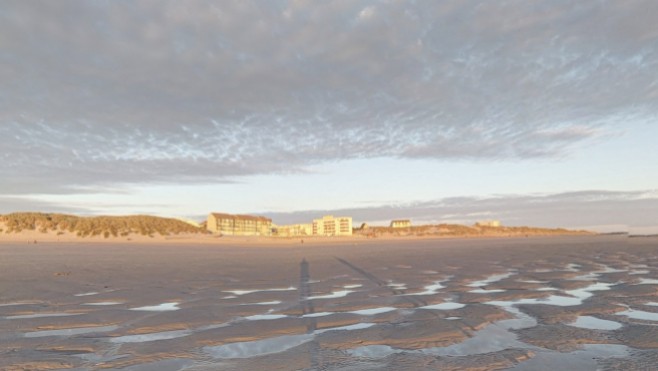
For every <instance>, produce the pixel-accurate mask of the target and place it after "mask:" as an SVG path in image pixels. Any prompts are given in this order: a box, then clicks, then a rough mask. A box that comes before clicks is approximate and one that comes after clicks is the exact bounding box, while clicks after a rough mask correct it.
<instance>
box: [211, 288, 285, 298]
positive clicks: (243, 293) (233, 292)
mask: <svg viewBox="0 0 658 371" xmlns="http://www.w3.org/2000/svg"><path fill="white" fill-rule="evenodd" d="M295 290H297V288H296V287H293V286H290V287H278V288H272V289H254V290H224V291H222V292H228V293H229V294H233V295H238V296H241V295H247V294H253V293H255V292H272V291H274V292H276V291H295Z"/></svg>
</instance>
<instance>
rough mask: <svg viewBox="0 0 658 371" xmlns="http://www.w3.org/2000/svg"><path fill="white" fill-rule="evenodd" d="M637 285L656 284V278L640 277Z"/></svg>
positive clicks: (657, 281) (657, 283)
mask: <svg viewBox="0 0 658 371" xmlns="http://www.w3.org/2000/svg"><path fill="white" fill-rule="evenodd" d="M638 285H658V280H657V279H655V278H640V283H638Z"/></svg>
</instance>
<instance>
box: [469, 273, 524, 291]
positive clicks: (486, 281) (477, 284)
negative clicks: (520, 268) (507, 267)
mask: <svg viewBox="0 0 658 371" xmlns="http://www.w3.org/2000/svg"><path fill="white" fill-rule="evenodd" d="M514 274H515V272H507V273H502V274H493V275H491V276H489V277H487V278H485V279H483V280H479V281H474V282H471V283H469V284H468V285H467V286H468V287H481V286H487V285H489V284H491V283H494V282H498V281H500V280H503V279H505V278H509V277H511V276H513V275H514Z"/></svg>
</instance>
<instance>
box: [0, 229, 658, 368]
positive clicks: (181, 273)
mask: <svg viewBox="0 0 658 371" xmlns="http://www.w3.org/2000/svg"><path fill="white" fill-rule="evenodd" d="M0 257H1V258H0V369H2V370H24V369H79V370H94V369H125V370H181V369H186V370H259V369H263V370H304V369H308V370H313V369H323V370H381V369H385V370H386V369H389V370H400V369H409V370H464V369H465V370H503V369H514V370H541V369H554V368H555V367H556V366H558V367H562V368H563V369H573V370H595V369H603V370H621V369H623V370H645V369H651V367H653V366H655V361H656V359H658V340H657V339H658V326H657V325H658V239H655V238H636V239H628V238H626V237H623V236H580V237H548V238H540V237H534V238H494V239H485V238H482V239H418V240H413V239H405V240H395V239H392V240H349V241H346V240H344V241H338V242H336V241H333V242H331V243H322V242H315V243H313V244H304V245H302V244H300V243H299V242H298V241H294V242H292V241H291V242H290V243H281V242H277V243H276V244H273V245H271V246H269V245H268V244H266V243H258V244H255V245H248V244H245V243H240V244H236V245H232V244H230V243H226V242H222V243H221V244H217V245H214V244H210V243H203V244H176V243H166V244H160V243H157V242H155V243H150V244H149V243H140V244H130V243H117V244H112V243H102V244H96V243H88V242H76V243H61V242H60V243H45V242H44V243H39V244H36V245H34V244H29V245H28V244H24V243H15V242H5V243H2V244H0Z"/></svg>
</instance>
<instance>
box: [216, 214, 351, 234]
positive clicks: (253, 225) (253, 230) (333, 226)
mask: <svg viewBox="0 0 658 371" xmlns="http://www.w3.org/2000/svg"><path fill="white" fill-rule="evenodd" d="M206 228H207V229H208V230H209V231H210V232H212V233H215V234H221V235H230V236H272V235H275V236H282V237H299V236H351V235H352V218H351V217H347V216H343V217H334V216H333V215H326V216H323V217H322V218H321V219H314V220H313V221H312V222H311V223H308V224H293V225H283V226H277V225H274V224H272V219H270V218H266V217H263V216H252V215H233V214H223V213H210V215H208V219H207V221H206Z"/></svg>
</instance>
